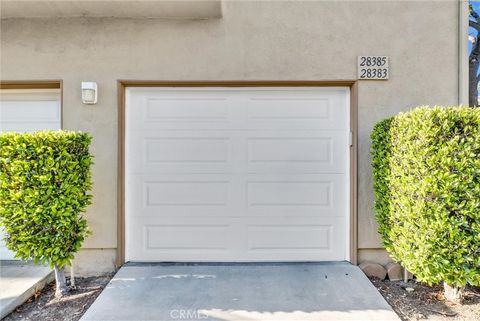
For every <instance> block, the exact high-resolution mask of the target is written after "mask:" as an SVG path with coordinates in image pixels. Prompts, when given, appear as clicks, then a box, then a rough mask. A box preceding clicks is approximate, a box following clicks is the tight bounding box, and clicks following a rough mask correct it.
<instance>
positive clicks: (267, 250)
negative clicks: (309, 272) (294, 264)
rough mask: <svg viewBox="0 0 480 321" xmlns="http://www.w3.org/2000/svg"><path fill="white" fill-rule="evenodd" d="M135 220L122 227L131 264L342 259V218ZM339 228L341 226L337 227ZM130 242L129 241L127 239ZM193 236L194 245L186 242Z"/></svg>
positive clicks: (343, 240) (343, 232) (343, 236)
mask: <svg viewBox="0 0 480 321" xmlns="http://www.w3.org/2000/svg"><path fill="white" fill-rule="evenodd" d="M302 222H303V223H302V224H299V223H298V220H296V219H294V218H285V217H283V218H279V219H278V220H276V222H275V224H272V222H271V220H270V219H268V218H261V219H252V218H233V219H228V220H225V219H221V218H207V219H203V218H190V219H189V220H188V221H186V220H185V219H182V218H170V219H168V221H167V220H163V221H162V220H158V219H154V218H141V219H137V220H135V221H132V222H128V224H129V225H130V226H132V227H134V228H135V229H137V230H138V231H140V232H141V237H138V234H137V233H135V234H128V233H127V236H126V237H127V248H126V255H127V257H129V260H131V261H142V260H143V261H144V260H148V261H172V260H173V261H225V262H235V261H318V260H343V259H344V258H345V252H346V248H342V247H340V246H339V245H344V244H345V237H346V232H347V231H346V230H342V228H343V227H344V226H345V222H344V218H322V219H319V218H305V219H304V220H303V221H302ZM339 227H341V228H339ZM130 238H131V239H130ZM192 238H195V240H196V242H191V239H192Z"/></svg>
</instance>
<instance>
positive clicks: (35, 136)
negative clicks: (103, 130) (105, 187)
mask: <svg viewBox="0 0 480 321" xmlns="http://www.w3.org/2000/svg"><path fill="white" fill-rule="evenodd" d="M90 142H91V137H90V136H89V135H88V134H86V133H79V132H65V131H55V132H49V131H44V132H37V133H26V134H20V133H4V134H0V225H1V226H3V227H4V228H5V231H6V233H7V237H6V244H7V247H8V248H9V249H10V250H12V251H14V252H15V253H16V257H18V258H21V259H33V260H35V262H44V263H46V262H48V263H49V264H50V265H51V266H54V265H56V266H59V267H63V266H65V265H67V264H69V263H70V261H71V260H72V259H73V256H74V253H75V252H77V251H78V250H79V249H80V247H81V244H82V242H83V240H84V239H85V237H86V236H87V234H88V227H87V221H86V220H85V219H84V218H83V217H82V213H83V212H84V211H85V209H86V207H87V206H88V205H89V204H90V202H91V195H90V194H89V190H90V189H91V185H92V183H91V173H90V166H91V164H92V156H91V155H90V153H89V145H90Z"/></svg>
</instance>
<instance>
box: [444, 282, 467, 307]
mask: <svg viewBox="0 0 480 321" xmlns="http://www.w3.org/2000/svg"><path fill="white" fill-rule="evenodd" d="M443 288H444V289H445V299H447V301H450V302H454V303H460V304H461V303H462V302H463V294H464V290H465V287H464V286H462V287H458V286H450V285H448V284H447V283H445V282H444V283H443Z"/></svg>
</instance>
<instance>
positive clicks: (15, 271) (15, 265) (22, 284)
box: [0, 261, 54, 319]
mask: <svg viewBox="0 0 480 321" xmlns="http://www.w3.org/2000/svg"><path fill="white" fill-rule="evenodd" d="M53 279H54V275H53V271H52V270H51V269H50V268H49V267H48V266H44V265H35V264H33V263H32V262H24V261H0V319H2V318H3V317H5V316H7V315H8V314H9V313H10V312H12V311H13V310H15V308H16V307H17V306H19V305H20V304H22V303H23V302H25V301H26V300H28V298H30V297H31V296H32V295H34V294H35V292H36V291H38V290H40V289H42V288H43V287H44V286H45V284H47V283H49V282H51V281H53Z"/></svg>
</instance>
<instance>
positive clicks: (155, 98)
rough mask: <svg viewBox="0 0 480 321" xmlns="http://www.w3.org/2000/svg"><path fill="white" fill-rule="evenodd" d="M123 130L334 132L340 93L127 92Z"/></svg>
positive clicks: (341, 116) (340, 112) (341, 123)
mask: <svg viewBox="0 0 480 321" xmlns="http://www.w3.org/2000/svg"><path fill="white" fill-rule="evenodd" d="M127 100H128V101H130V102H131V105H132V106H135V107H134V108H132V109H131V110H127V117H129V118H130V119H131V120H132V121H131V122H129V123H128V124H127V129H131V130H136V129H140V130H143V129H147V130H148V129H165V130H170V129H174V130H179V129H184V130H198V129H200V130H211V129H215V130H231V129H234V130H238V129H262V130H264V129H271V130H283V129H285V130H291V129H322V130H328V129H334V130H339V129H341V130H346V129H347V127H348V125H347V124H346V123H345V119H347V117H346V115H347V110H346V108H339V106H342V107H343V106H345V90H344V89H328V90H325V91H322V92H320V91H318V88H314V89H312V88H297V89H296V90H292V89H291V88H290V89H287V88H276V89H272V88H258V89H252V88H248V89H246V88H244V89H242V88H237V89H227V88H204V89H202V90H197V89H189V88H177V89H166V88H164V89H163V90H162V91H158V90H155V89H149V90H148V89H147V90H145V89H144V88H132V89H129V90H128V92H127Z"/></svg>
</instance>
